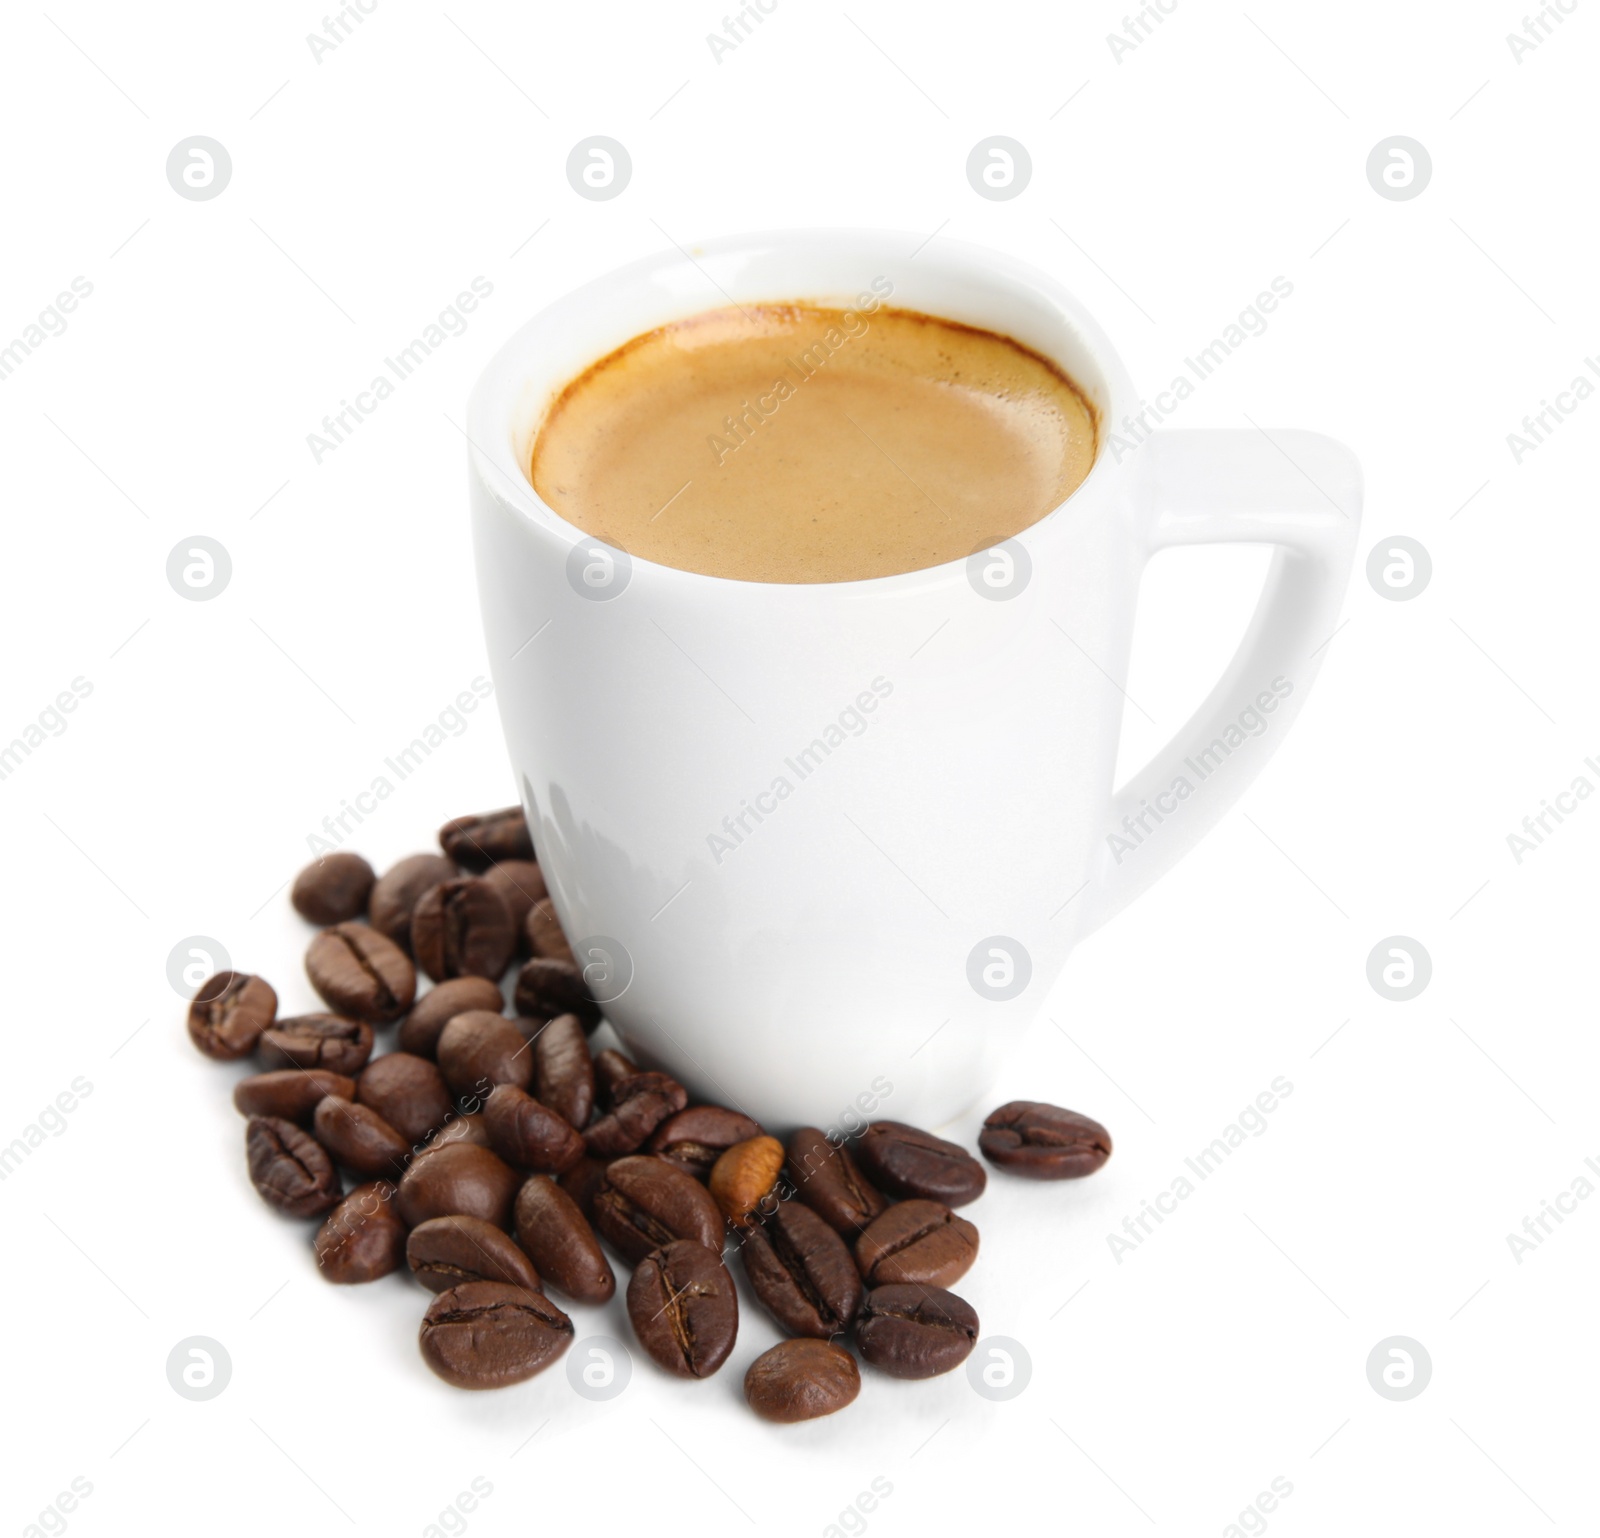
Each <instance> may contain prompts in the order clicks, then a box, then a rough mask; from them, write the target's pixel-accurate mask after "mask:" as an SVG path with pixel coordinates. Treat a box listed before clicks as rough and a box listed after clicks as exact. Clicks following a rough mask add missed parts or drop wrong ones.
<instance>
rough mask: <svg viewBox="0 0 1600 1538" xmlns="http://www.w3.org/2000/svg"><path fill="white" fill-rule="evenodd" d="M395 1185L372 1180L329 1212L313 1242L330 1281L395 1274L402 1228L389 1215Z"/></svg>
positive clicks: (392, 1214) (403, 1247) (402, 1250)
mask: <svg viewBox="0 0 1600 1538" xmlns="http://www.w3.org/2000/svg"><path fill="white" fill-rule="evenodd" d="M394 1190H395V1188H394V1186H393V1185H391V1184H390V1183H389V1182H388V1181H387V1180H371V1181H368V1182H367V1184H365V1185H360V1186H357V1187H356V1188H355V1190H353V1191H352V1192H351V1193H350V1194H349V1195H348V1196H347V1197H345V1199H344V1200H343V1201H342V1202H340V1203H339V1205H338V1206H337V1207H335V1208H334V1209H333V1211H332V1212H330V1213H329V1214H328V1216H327V1218H326V1220H325V1221H324V1222H323V1225H322V1227H321V1228H320V1229H318V1230H317V1237H316V1239H315V1241H314V1243H313V1248H314V1249H315V1251H316V1256H317V1264H318V1265H319V1266H320V1267H321V1268H322V1274H323V1276H324V1277H325V1278H326V1279H327V1280H328V1281H330V1282H338V1283H340V1284H348V1283H355V1282H375V1281H377V1279H378V1278H379V1277H380V1276H387V1275H388V1274H389V1273H390V1272H391V1271H395V1270H398V1269H399V1267H400V1265H401V1264H402V1262H403V1261H404V1260H405V1255H406V1225H405V1224H404V1223H402V1222H401V1221H400V1214H399V1213H398V1212H396V1211H395V1210H394Z"/></svg>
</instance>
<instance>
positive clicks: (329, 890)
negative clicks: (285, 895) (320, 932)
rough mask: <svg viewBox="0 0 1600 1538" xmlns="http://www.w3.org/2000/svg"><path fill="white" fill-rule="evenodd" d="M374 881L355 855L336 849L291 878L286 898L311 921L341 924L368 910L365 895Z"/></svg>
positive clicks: (364, 863) (368, 867) (368, 892)
mask: <svg viewBox="0 0 1600 1538" xmlns="http://www.w3.org/2000/svg"><path fill="white" fill-rule="evenodd" d="M375 880H377V877H376V876H374V875H373V872H372V867H371V866H370V865H368V864H367V862H366V861H365V860H363V859H362V858H361V856H360V855H358V854H351V853H350V852H349V851H348V850H337V851H335V852H334V853H333V854H325V855H323V857H322V858H321V859H320V860H316V861H313V862H312V863H311V864H310V865H308V866H306V868H305V869H304V870H303V871H301V872H300V874H299V875H298V876H296V877H295V878H294V885H293V886H292V887H290V888H289V901H290V902H292V903H293V904H294V911H295V912H296V913H298V914H299V915H300V917H301V918H303V919H309V920H310V921H311V922H312V923H313V924H343V923H344V922H345V921H346V920H348V919H358V918H360V917H361V915H362V914H363V913H365V912H366V911H367V898H368V897H370V896H371V895H372V883H373V882H374V881H375Z"/></svg>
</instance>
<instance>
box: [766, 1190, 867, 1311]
mask: <svg viewBox="0 0 1600 1538" xmlns="http://www.w3.org/2000/svg"><path fill="white" fill-rule="evenodd" d="M741 1254H742V1255H743V1257H744V1271H745V1275H746V1276H747V1277H749V1278H750V1285H751V1287H752V1288H754V1289H755V1294H756V1296H757V1297H758V1298H759V1299H760V1300H761V1303H762V1306H763V1307H764V1308H765V1309H766V1310H767V1312H768V1313H769V1314H771V1315H772V1317H773V1318H774V1319H776V1320H777V1321H778V1324H779V1325H780V1327H781V1328H783V1329H784V1330H786V1331H787V1332H788V1333H789V1334H790V1335H814V1336H816V1337H817V1338H818V1339H820V1340H827V1339H828V1338H829V1337H830V1336H834V1335H840V1334H843V1332H844V1331H846V1330H848V1329H849V1328H850V1324H851V1321H852V1320H854V1318H855V1316H856V1311H857V1310H858V1309H859V1308H860V1307H861V1277H860V1275H859V1273H858V1272H857V1271H856V1263H855V1261H854V1260H852V1259H851V1257H850V1250H849V1247H848V1246H847V1245H846V1244H845V1242H844V1240H843V1239H841V1238H840V1237H839V1236H838V1234H836V1233H835V1232H834V1231H833V1230H832V1229H831V1228H829V1227H828V1225H827V1224H826V1223H824V1222H823V1221H822V1219H821V1218H819V1217H818V1216H817V1215H816V1213H814V1212H813V1211H812V1210H811V1209H810V1208H809V1207H805V1206H802V1205H801V1204H800V1203H799V1202H779V1203H778V1206H777V1208H776V1210H775V1211H774V1212H773V1213H772V1215H771V1216H770V1217H769V1218H768V1219H767V1220H766V1222H764V1223H761V1224H758V1225H757V1226H755V1227H753V1228H751V1229H750V1230H749V1232H748V1233H746V1234H745V1235H743V1242H742V1245H741Z"/></svg>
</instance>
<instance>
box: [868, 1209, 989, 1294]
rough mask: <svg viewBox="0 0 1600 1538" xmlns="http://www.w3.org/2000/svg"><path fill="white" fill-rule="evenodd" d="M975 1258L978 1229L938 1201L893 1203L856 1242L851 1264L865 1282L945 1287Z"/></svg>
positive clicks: (956, 1279)
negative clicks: (858, 1266)
mask: <svg viewBox="0 0 1600 1538" xmlns="http://www.w3.org/2000/svg"><path fill="white" fill-rule="evenodd" d="M977 1258H978V1230H977V1228H976V1227H975V1226H974V1225H973V1224H971V1223H969V1222H968V1221H967V1220H966V1219H965V1218H958V1217H957V1216H956V1215H955V1213H953V1212H952V1211H951V1210H950V1209H949V1208H948V1207H946V1206H945V1205H944V1203H943V1202H929V1201H923V1200H922V1199H921V1198H920V1197H913V1198H912V1199H911V1200H910V1201H906V1202H896V1203H895V1204H894V1206H892V1207H891V1208H889V1210H888V1211H887V1212H883V1213H880V1214H879V1215H878V1216H877V1217H876V1218H874V1219H873V1220H872V1222H871V1223H869V1224H868V1225H867V1227H866V1230H865V1232H863V1233H862V1235H861V1237H860V1238H859V1239H857V1240H856V1262H857V1264H859V1265H860V1267H861V1274H862V1276H863V1277H865V1278H866V1282H867V1286H869V1287H882V1286H884V1285H885V1284H886V1283H889V1282H921V1283H924V1284H927V1285H929V1286H933V1287H948V1286H950V1285H951V1283H952V1282H956V1281H959V1280H960V1279H961V1278H962V1277H963V1276H965V1275H966V1274H967V1271H968V1269H969V1268H970V1266H971V1265H972V1262H973V1261H974V1260H976V1259H977Z"/></svg>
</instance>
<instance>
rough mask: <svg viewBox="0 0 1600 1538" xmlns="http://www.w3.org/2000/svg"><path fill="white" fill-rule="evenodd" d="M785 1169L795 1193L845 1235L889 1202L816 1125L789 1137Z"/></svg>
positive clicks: (872, 1216) (875, 1214)
mask: <svg viewBox="0 0 1600 1538" xmlns="http://www.w3.org/2000/svg"><path fill="white" fill-rule="evenodd" d="M786 1168H787V1171H788V1176H789V1181H790V1184H791V1185H793V1187H794V1192H795V1195H796V1196H797V1197H799V1199H800V1200H801V1201H803V1202H804V1203H805V1204H806V1206H808V1207H809V1208H811V1210H812V1211H813V1212H815V1213H816V1214H817V1215H818V1216H819V1217H821V1218H822V1220H823V1221H824V1222H825V1223H827V1225H828V1226H829V1227H830V1228H832V1229H834V1230H835V1231H837V1232H838V1233H841V1234H844V1235H845V1236H846V1237H847V1238H848V1237H851V1236H853V1235H854V1234H855V1233H856V1232H858V1231H859V1230H860V1229H863V1228H865V1227H866V1226H867V1224H868V1223H870V1222H871V1221H872V1220H873V1219H874V1218H875V1217H877V1215H878V1214H879V1213H880V1212H882V1211H883V1209H884V1208H885V1207H887V1206H888V1205H889V1203H888V1202H887V1201H885V1200H884V1197H883V1194H882V1192H880V1191H879V1190H878V1189H877V1188H876V1187H875V1186H873V1185H872V1183H871V1182H870V1181H868V1180H867V1178H866V1176H864V1175H863V1174H862V1173H861V1171H860V1170H859V1169H857V1168H856V1161H855V1160H854V1159H852V1158H851V1157H850V1152H849V1150H848V1149H846V1148H838V1147H835V1146H834V1145H833V1144H832V1143H831V1142H829V1141H828V1135H827V1133H825V1132H824V1131H823V1130H822V1129H821V1128H820V1127H802V1128H800V1130H799V1131H798V1132H796V1133H795V1134H794V1136H793V1137H791V1138H790V1139H789V1149H788V1161H787V1166H786Z"/></svg>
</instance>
